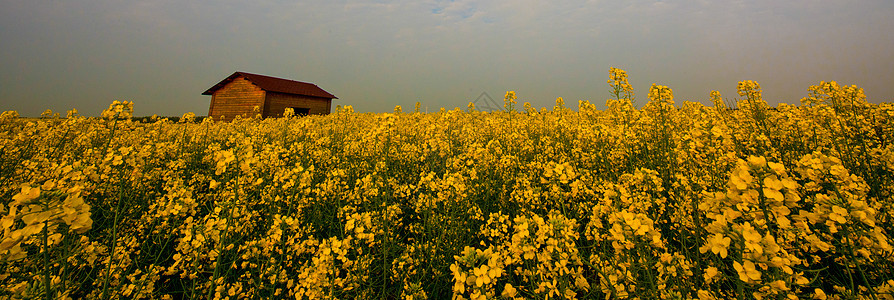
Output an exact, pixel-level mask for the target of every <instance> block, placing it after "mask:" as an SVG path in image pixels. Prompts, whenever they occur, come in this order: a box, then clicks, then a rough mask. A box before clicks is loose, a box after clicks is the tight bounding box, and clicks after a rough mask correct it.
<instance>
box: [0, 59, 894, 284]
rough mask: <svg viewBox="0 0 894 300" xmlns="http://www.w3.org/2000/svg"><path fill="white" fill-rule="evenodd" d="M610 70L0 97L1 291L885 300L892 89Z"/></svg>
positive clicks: (891, 266) (893, 177) (891, 207)
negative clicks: (777, 94)
mask: <svg viewBox="0 0 894 300" xmlns="http://www.w3.org/2000/svg"><path fill="white" fill-rule="evenodd" d="M609 75H610V79H609V81H608V84H609V86H610V88H611V94H612V95H613V97H614V98H613V99H609V100H607V101H606V105H605V109H600V108H598V107H597V105H596V104H593V103H591V102H590V101H585V100H580V101H578V102H577V103H578V106H577V108H574V107H568V106H567V105H566V101H565V99H562V98H558V99H556V105H555V106H554V107H552V109H549V108H542V109H535V108H534V107H532V106H531V104H530V103H525V105H524V110H523V111H516V110H515V109H514V106H515V104H516V102H517V98H518V95H516V93H515V92H511V91H510V92H507V93H506V95H505V97H504V101H505V102H504V104H505V105H506V107H505V108H506V110H505V111H498V112H481V111H476V110H475V109H474V107H473V105H470V107H469V110H468V111H462V110H460V109H453V110H447V109H441V110H440V111H436V112H432V113H422V112H420V111H419V108H420V106H421V105H420V104H419V103H417V104H416V106H415V108H414V110H413V112H412V113H409V111H407V112H404V111H403V110H402V108H401V107H400V106H397V107H395V109H394V112H393V113H392V112H389V113H380V114H372V113H355V112H354V110H353V108H352V107H350V106H344V107H337V108H336V109H335V113H333V114H331V115H325V116H319V115H316V116H301V117H298V116H289V117H285V118H279V119H261V118H240V119H237V120H234V121H232V122H215V121H213V120H211V119H209V118H204V119H203V120H201V121H198V118H197V117H196V116H195V114H192V113H187V114H184V115H183V116H182V117H181V118H180V120H179V121H177V122H172V121H170V120H168V119H166V118H153V119H152V120H151V122H148V123H142V122H138V121H136V120H134V119H131V118H129V116H130V115H131V114H132V109H133V104H132V103H130V102H115V103H112V105H111V106H110V107H109V109H108V110H106V111H105V112H103V114H102V118H89V117H84V116H81V115H79V114H78V113H77V112H76V111H70V112H69V113H68V114H67V117H65V118H63V117H61V116H60V115H59V114H56V113H53V112H52V111H48V112H46V113H45V114H44V115H43V117H41V118H31V119H29V118H21V117H19V116H18V114H17V113H15V112H4V113H3V114H0V151H2V155H0V225H2V234H3V235H2V237H0V299H32V298H57V299H67V298H72V299H79V298H89V299H94V298H102V299H156V298H161V299H180V298H191V299H193V298H203V299H245V298H249V299H270V298H272V299H284V298H289V299H291V298H295V299H318V298H333V299H354V298H359V299H369V298H377V299H379V298H384V299H394V298H402V299H428V298H434V299H446V298H455V299H465V298H469V299H495V298H503V299H529V298H531V299H541V298H550V299H554V298H565V299H576V298H580V299H694V298H699V299H730V298H735V299H752V298H754V299H781V298H786V299H796V298H814V299H891V298H892V297H894V294H892V292H894V279H892V278H894V272H892V270H894V248H892V241H891V240H890V233H891V232H892V230H894V213H892V212H894V201H892V199H894V197H892V196H894V146H892V145H894V144H892V143H891V141H892V140H894V126H890V124H894V105H892V104H890V103H883V104H871V103H869V102H867V101H866V99H865V97H866V96H865V94H864V93H863V91H862V90H861V89H859V88H857V87H855V86H843V85H838V84H837V83H835V82H822V83H820V84H819V85H816V86H812V87H810V88H809V89H808V91H807V92H808V96H807V97H806V98H804V100H802V102H801V104H800V105H784V104H782V105H778V106H776V107H770V106H769V105H768V104H767V103H766V102H765V101H764V100H763V99H762V98H761V97H762V96H761V88H760V85H758V84H757V83H756V82H753V81H743V82H740V83H739V85H738V93H737V96H738V97H739V98H737V99H727V101H725V99H724V98H723V97H722V96H721V95H720V94H719V93H717V92H712V93H711V94H710V95H706V96H708V97H709V98H706V100H710V101H711V102H713V106H706V105H702V104H700V103H696V102H687V101H679V100H675V99H674V97H673V91H672V90H671V88H669V87H666V86H662V85H658V84H655V85H653V86H652V88H650V90H649V94H648V102H647V103H644V104H643V105H641V106H634V104H633V89H632V87H631V85H630V84H629V82H628V77H627V73H626V72H624V71H623V70H620V69H614V68H612V69H610V70H609ZM730 100H733V101H730ZM735 100H738V101H735ZM706 102H707V101H706ZM568 103H572V102H568ZM638 107H639V108H638Z"/></svg>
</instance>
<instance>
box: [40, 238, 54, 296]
mask: <svg viewBox="0 0 894 300" xmlns="http://www.w3.org/2000/svg"><path fill="white" fill-rule="evenodd" d="M48 225H49V224H48V223H47V221H44V222H43V230H42V232H43V241H42V242H43V244H42V245H41V247H42V248H43V291H44V299H47V300H51V299H53V297H52V293H51V289H50V249H47V240H48V237H49V233H48V232H47V226H48Z"/></svg>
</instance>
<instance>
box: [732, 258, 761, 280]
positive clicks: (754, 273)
mask: <svg viewBox="0 0 894 300" xmlns="http://www.w3.org/2000/svg"><path fill="white" fill-rule="evenodd" d="M733 268H734V269H736V272H738V273H739V280H742V281H744V282H748V283H755V282H758V281H759V280H760V279H761V272H760V271H758V270H757V269H755V266H754V263H753V262H751V261H749V260H746V261H745V263H744V264H740V263H739V262H738V261H736V262H733Z"/></svg>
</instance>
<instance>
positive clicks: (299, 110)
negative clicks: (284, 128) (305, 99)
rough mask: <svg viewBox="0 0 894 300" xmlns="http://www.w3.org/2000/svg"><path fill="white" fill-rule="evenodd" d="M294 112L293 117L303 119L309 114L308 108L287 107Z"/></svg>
mask: <svg viewBox="0 0 894 300" xmlns="http://www.w3.org/2000/svg"><path fill="white" fill-rule="evenodd" d="M289 108H291V109H292V110H293V111H294V112H295V116H297V117H303V116H306V115H307V114H309V113H310V108H303V107H289Z"/></svg>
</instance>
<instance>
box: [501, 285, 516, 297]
mask: <svg viewBox="0 0 894 300" xmlns="http://www.w3.org/2000/svg"><path fill="white" fill-rule="evenodd" d="M516 293H518V290H516V289H515V287H513V286H512V285H511V284H508V283H507V284H506V285H505V286H504V287H503V292H502V293H500V295H501V296H503V297H504V298H513V297H515V294H516Z"/></svg>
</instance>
